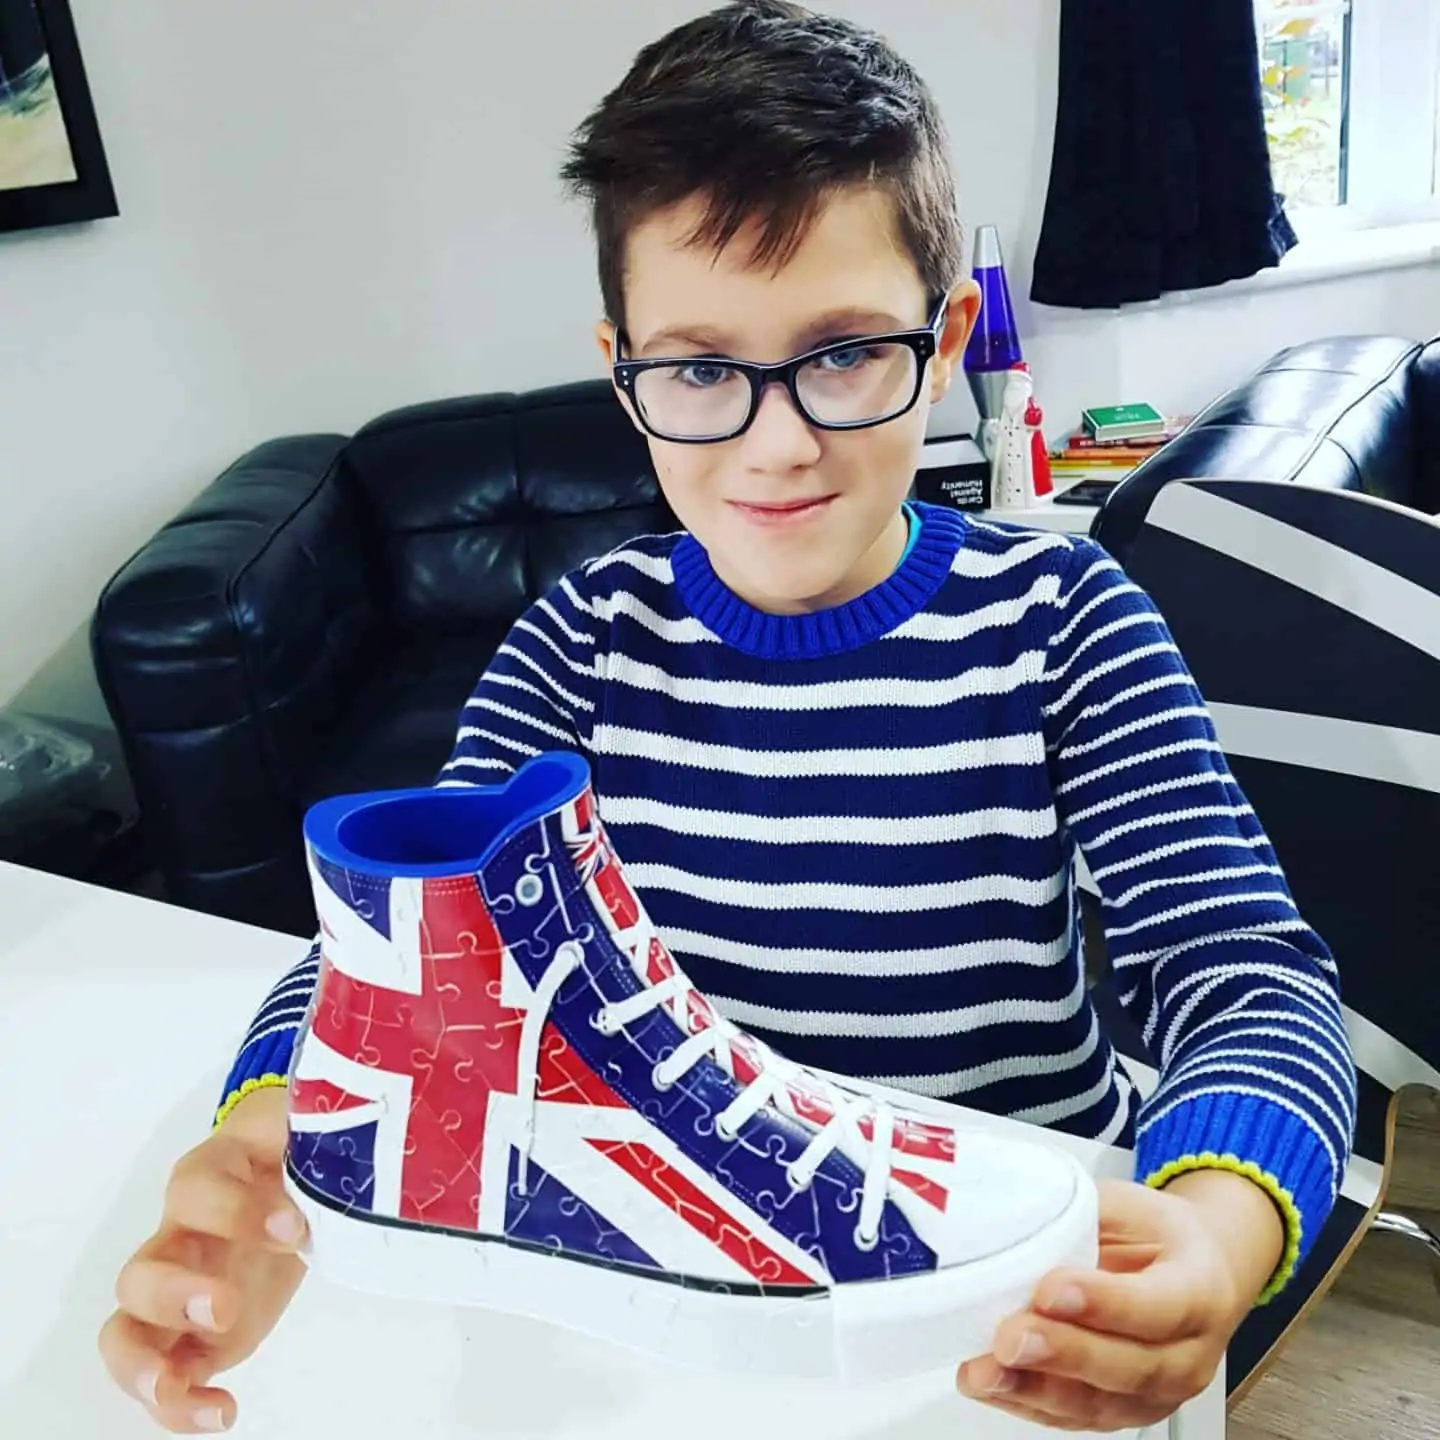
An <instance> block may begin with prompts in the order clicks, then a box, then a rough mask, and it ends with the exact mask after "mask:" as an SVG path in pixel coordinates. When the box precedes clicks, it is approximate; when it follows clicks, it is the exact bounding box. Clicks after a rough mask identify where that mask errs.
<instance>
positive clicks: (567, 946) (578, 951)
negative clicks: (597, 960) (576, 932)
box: [555, 940, 585, 965]
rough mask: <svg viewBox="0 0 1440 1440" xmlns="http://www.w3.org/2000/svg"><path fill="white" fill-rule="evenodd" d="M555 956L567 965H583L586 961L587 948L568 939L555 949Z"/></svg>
mask: <svg viewBox="0 0 1440 1440" xmlns="http://www.w3.org/2000/svg"><path fill="white" fill-rule="evenodd" d="M555 958H556V959H557V960H563V961H564V962H565V963H566V964H567V965H583V964H584V963H585V950H584V947H583V946H581V945H577V944H576V943H575V941H573V940H567V941H566V942H565V943H564V944H563V945H561V946H560V947H559V948H558V949H557V950H556V951H555Z"/></svg>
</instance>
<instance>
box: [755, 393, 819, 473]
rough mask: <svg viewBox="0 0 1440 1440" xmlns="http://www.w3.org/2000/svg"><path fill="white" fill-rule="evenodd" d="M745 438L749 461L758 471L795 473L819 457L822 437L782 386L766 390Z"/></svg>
mask: <svg viewBox="0 0 1440 1440" xmlns="http://www.w3.org/2000/svg"><path fill="white" fill-rule="evenodd" d="M742 439H743V440H744V444H745V459H746V462H747V463H748V464H749V466H750V467H751V468H752V469H755V470H793V469H796V468H797V467H799V466H802V465H813V464H814V463H815V461H816V460H818V459H819V458H820V438H819V436H818V435H817V434H816V432H815V430H814V428H813V427H812V426H811V424H810V422H809V421H808V420H806V418H805V417H804V415H802V414H801V413H800V411H799V409H798V408H797V407H796V405H795V402H794V401H793V400H792V399H791V398H790V393H789V391H787V390H786V388H785V387H784V386H783V385H781V384H779V383H775V384H771V385H767V386H766V387H765V392H764V394H762V395H761V397H760V408H759V410H757V411H756V413H755V419H754V421H753V423H752V424H751V426H750V428H749V429H748V430H747V431H746V432H745V434H744V436H743V437H742Z"/></svg>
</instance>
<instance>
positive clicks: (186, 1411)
mask: <svg viewBox="0 0 1440 1440" xmlns="http://www.w3.org/2000/svg"><path fill="white" fill-rule="evenodd" d="M151 1413H152V1414H153V1415H154V1416H155V1418H156V1419H157V1420H158V1421H159V1422H160V1424H161V1425H163V1426H164V1427H165V1428H166V1429H167V1430H169V1431H171V1432H173V1433H174V1434H176V1435H216V1434H219V1433H220V1432H221V1431H224V1430H228V1429H229V1428H230V1427H231V1426H232V1425H233V1424H234V1423H235V1397H234V1396H233V1395H232V1394H231V1393H230V1392H229V1391H228V1390H217V1389H209V1390H190V1391H188V1392H187V1393H186V1395H185V1398H184V1399H183V1400H181V1401H177V1402H175V1403H174V1404H169V1405H164V1406H161V1408H160V1409H158V1410H154V1411H152V1412H151Z"/></svg>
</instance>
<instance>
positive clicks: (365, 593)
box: [91, 381, 675, 935]
mask: <svg viewBox="0 0 1440 1440" xmlns="http://www.w3.org/2000/svg"><path fill="white" fill-rule="evenodd" d="M674 528H675V521H674V519H673V518H672V517H671V515H670V513H669V511H668V509H667V508H666V507H665V504H664V501H663V499H662V497H661V495H660V492H659V487H658V486H657V484H656V481H655V475H654V471H653V469H652V468H651V465H650V455H649V451H648V450H647V448H646V446H645V442H644V440H643V439H642V438H641V436H640V435H639V434H638V433H637V431H636V430H635V429H634V427H633V426H632V425H631V424H630V422H629V421H628V419H627V418H626V417H625V415H624V412H623V411H622V410H621V409H620V407H619V405H618V403H617V402H616V400H615V397H614V393H613V391H612V390H611V387H610V385H609V383H608V382H605V381H599V382H592V383H584V384H577V385H566V386H558V387H555V388H553V389H548V390H541V391H536V392H532V393H530V394H526V395H512V394H495V395H484V396H479V397H474V398H466V399H457V400H450V401H444V402H440V403H436V404H429V405H420V406H415V407H411V408H408V409H404V410H399V411H396V412H394V413H392V414H388V415H384V416H382V417H380V418H379V419H377V420H375V421H373V422H372V423H371V424H369V425H367V426H365V428H364V429H362V430H361V431H359V432H358V433H357V434H356V435H355V436H354V437H353V438H347V437H345V436H343V435H302V436H296V437H292V438H288V439H277V440H272V441H270V442H268V443H266V444H263V445H260V446H259V447H257V448H256V449H254V450H252V451H251V452H250V453H249V454H248V455H245V456H243V457H242V458H241V459H239V460H237V461H236V462H235V464H234V465H232V466H231V467H230V468H229V469H228V470H226V471H225V473H224V474H223V475H221V476H220V477H219V478H218V479H217V480H215V481H214V483H213V484H211V485H210V486H209V488H208V489H206V490H205V491H204V492H203V493H202V494H201V495H199V496H198V497H197V498H196V500H195V501H194V502H193V503H192V504H191V505H189V506H188V507H186V509H185V510H184V511H182V512H181V513H180V514H179V515H177V516H176V517H175V519H173V520H172V521H170V523H169V524H167V525H166V526H165V527H164V528H163V529H162V530H161V531H160V532H159V533H158V534H157V535H156V536H155V537H154V538H153V539H152V540H150V541H149V542H148V543H147V544H146V545H145V546H144V547H143V548H142V549H141V550H140V551H139V553H138V554H136V555H135V556H134V557H133V558H132V559H131V560H130V561H129V562H128V563H127V564H126V565H125V566H124V567H123V568H122V569H121V570H120V571H119V573H118V574H116V575H115V577H114V578H113V579H112V580H111V581H110V583H109V584H108V585H106V587H105V589H104V592H103V593H102V594H101V596H100V602H99V605H98V607H97V610H96V613H95V616H94V621H93V624H92V627H91V648H92V652H93V656H94V661H95V668H96V672H97V674H98V676H99V680H100V685H101V689H102V691H103V694H104V696H105V701H106V704H107V706H108V708H109V710H110V714H111V716H112V718H113V720H114V722H115V726H116V729H117V730H118V732H119V736H120V740H121V743H122V746H123V749H124V754H125V757H126V761H127V765H128V768H129V770H130V773H131V777H132V781H133V784H134V787H135V793H136V798H137V800H138V802H139V806H140V813H141V821H142V825H143V827H144V830H145V832H146V838H147V843H148V846H149V848H150V851H151V853H152V855H153V857H154V860H155V863H156V864H157V865H158V867H159V869H160V871H161V873H162V875H163V878H164V884H165V892H166V895H167V898H169V899H170V900H172V901H173V902H174V903H176V904H180V905H184V906H187V907H189V908H192V909H196V910H202V911H205V912H208V913H210V914H215V915H222V916H226V917H229V918H231V919H237V920H243V921H247V922H249V923H252V924H256V925H261V926H265V927H268V928H270V929H276V930H281V931H288V932H290V933H293V934H296V935H309V934H313V932H314V927H315V920H314V911H313V908H312V905H311V900H310V894H309V884H308V880H307V877H306V873H305V867H304V857H303V851H302V850H301V847H300V821H301V818H302V816H303V814H304V811H305V809H306V807H307V806H308V805H309V804H311V803H312V802H313V801H315V800H317V799H320V798H323V797H324V796H326V795H333V794H339V793H342V792H345V791H349V790H368V789H378V788H382V787H386V786H405V785H428V784H430V783H431V781H432V780H433V779H434V778H435V774H436V772H437V771H438V770H439V768H440V766H441V765H443V764H444V762H445V759H446V757H447V755H448V754H449V750H450V745H451V743H452V741H453V738H454V733H455V724H456V718H457V716H458V714H459V711H460V707H461V706H462V705H463V703H464V701H465V698H466V696H467V695H468V694H469V693H470V690H471V688H472V687H473V686H474V683H475V681H476V679H477V678H478V677H479V675H480V672H481V671H482V670H483V669H484V668H485V665H486V663H487V662H488V660H489V658H490V656H491V655H492V654H493V653H494V651H495V649H496V648H497V647H498V646H499V644H500V642H501V641H502V640H503V639H504V636H505V634H506V632H507V630H508V629H509V627H510V625H511V623H512V622H513V621H514V620H515V619H516V618H517V617H518V616H519V615H520V614H521V612H522V611H523V610H524V609H525V608H526V607H527V605H529V603H530V602H531V601H532V600H533V599H534V598H535V597H536V596H538V595H540V594H542V593H544V591H546V590H547V589H549V588H550V586H552V585H553V584H554V583H555V582H556V581H557V580H558V579H559V578H560V576H561V575H563V574H564V573H565V572H566V571H567V570H570V569H572V568H573V567H574V566H576V565H578V564H580V563H581V562H582V561H584V560H586V559H588V558H590V557H591V556H594V555H600V554H604V553H605V552H606V551H607V550H609V549H611V548H613V547H614V546H616V545H618V544H620V543H621V542H623V541H625V540H627V539H630V538H631V537H632V536H635V535H638V534H642V533H645V532H647V531H666V530H672V529H674Z"/></svg>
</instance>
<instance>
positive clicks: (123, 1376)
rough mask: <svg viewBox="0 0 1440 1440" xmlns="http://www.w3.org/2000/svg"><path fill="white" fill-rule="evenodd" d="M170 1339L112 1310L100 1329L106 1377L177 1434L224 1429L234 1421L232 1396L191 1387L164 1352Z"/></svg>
mask: <svg viewBox="0 0 1440 1440" xmlns="http://www.w3.org/2000/svg"><path fill="white" fill-rule="evenodd" d="M173 1338H174V1337H173V1334H172V1333H171V1332H168V1331H165V1330H162V1329H159V1328H157V1327H156V1326H153V1325H147V1324H146V1323H145V1322H144V1321H143V1320H137V1319H136V1318H135V1316H133V1315H128V1314H126V1313H125V1312H124V1311H123V1310H117V1311H116V1312H115V1313H114V1314H113V1315H112V1316H111V1317H110V1318H109V1319H108V1320H107V1321H106V1322H105V1324H104V1326H103V1327H102V1328H101V1331H100V1355H101V1358H102V1359H103V1360H104V1362H105V1368H106V1369H107V1370H108V1371H109V1372H110V1377H111V1379H112V1380H114V1381H115V1383H116V1384H117V1385H118V1386H119V1387H120V1388H121V1389H122V1390H123V1391H124V1392H125V1393H126V1394H127V1395H130V1396H132V1397H133V1398H134V1399H136V1400H138V1401H139V1402H140V1403H141V1404H142V1405H143V1406H144V1407H145V1408H146V1409H147V1410H148V1411H149V1412H150V1414H151V1415H152V1416H154V1418H155V1419H156V1420H158V1421H159V1422H160V1424H161V1425H163V1426H164V1427H165V1428H166V1429H167V1430H171V1431H174V1432H175V1433H176V1434H180V1435H203V1434H214V1433H218V1432H219V1431H221V1430H228V1429H229V1428H230V1426H231V1425H233V1424H234V1423H235V1397H234V1396H233V1395H231V1394H229V1393H228V1392H227V1391H225V1390H220V1389H216V1388H209V1387H207V1388H194V1389H192V1388H191V1387H190V1385H189V1384H188V1383H187V1382H186V1380H185V1378H184V1376H183V1375H182V1374H180V1373H178V1372H177V1370H176V1367H175V1366H174V1365H172V1364H171V1363H170V1360H169V1357H168V1356H167V1355H166V1353H165V1347H166V1346H167V1345H168V1344H169V1343H171V1341H172V1340H173ZM180 1343H181V1346H184V1345H185V1344H186V1342H185V1341H184V1340H181V1342H180Z"/></svg>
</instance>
